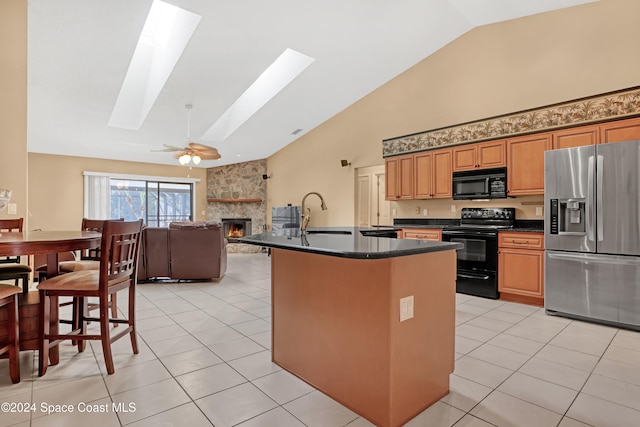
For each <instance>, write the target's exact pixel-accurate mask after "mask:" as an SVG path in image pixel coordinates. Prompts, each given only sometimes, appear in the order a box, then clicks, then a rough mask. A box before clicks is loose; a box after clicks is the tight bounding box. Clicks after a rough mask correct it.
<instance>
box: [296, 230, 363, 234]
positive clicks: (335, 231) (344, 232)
mask: <svg viewBox="0 0 640 427" xmlns="http://www.w3.org/2000/svg"><path fill="white" fill-rule="evenodd" d="M307 234H353V233H351V232H350V231H347V230H307Z"/></svg>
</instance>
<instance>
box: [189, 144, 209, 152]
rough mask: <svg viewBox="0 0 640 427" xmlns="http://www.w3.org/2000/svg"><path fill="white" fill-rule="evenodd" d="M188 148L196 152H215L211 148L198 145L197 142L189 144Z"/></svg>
mask: <svg viewBox="0 0 640 427" xmlns="http://www.w3.org/2000/svg"><path fill="white" fill-rule="evenodd" d="M189 148H191V149H193V150H198V151H207V150H215V148H213V147H209V146H208V145H203V144H198V143H197V142H189Z"/></svg>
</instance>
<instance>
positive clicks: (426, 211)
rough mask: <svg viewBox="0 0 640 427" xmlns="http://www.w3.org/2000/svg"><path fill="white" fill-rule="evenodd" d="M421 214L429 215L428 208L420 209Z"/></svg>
mask: <svg viewBox="0 0 640 427" xmlns="http://www.w3.org/2000/svg"><path fill="white" fill-rule="evenodd" d="M422 215H423V216H427V215H429V209H427V208H424V209H422Z"/></svg>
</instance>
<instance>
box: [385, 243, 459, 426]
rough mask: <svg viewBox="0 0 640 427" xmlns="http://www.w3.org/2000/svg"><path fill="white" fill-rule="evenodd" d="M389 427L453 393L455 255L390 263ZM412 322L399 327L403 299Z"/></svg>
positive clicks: (415, 257) (413, 257)
mask: <svg viewBox="0 0 640 427" xmlns="http://www.w3.org/2000/svg"><path fill="white" fill-rule="evenodd" d="M391 271H392V272H391V281H392V282H391V299H390V304H391V307H390V310H391V423H390V424H391V425H393V426H399V425H402V424H404V423H405V422H407V421H409V420H410V419H411V418H413V417H415V416H416V415H418V414H419V413H421V412H422V411H423V410H425V409H426V408H427V407H429V406H431V405H432V404H433V403H435V402H437V401H438V400H439V399H440V398H442V397H443V396H445V395H446V394H447V393H448V392H449V374H451V373H452V372H453V369H454V364H455V299H456V252H455V251H454V250H450V251H442V252H432V253H426V254H420V255H411V256H404V257H397V258H393V259H392V270H391ZM411 295H413V297H414V307H413V311H414V317H413V318H412V319H408V320H405V321H403V322H400V298H403V297H407V296H411Z"/></svg>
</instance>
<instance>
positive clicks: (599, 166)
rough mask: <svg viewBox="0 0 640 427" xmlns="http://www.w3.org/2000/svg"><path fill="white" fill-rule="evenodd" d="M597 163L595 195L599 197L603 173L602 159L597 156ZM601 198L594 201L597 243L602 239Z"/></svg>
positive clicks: (602, 215) (602, 211)
mask: <svg viewBox="0 0 640 427" xmlns="http://www.w3.org/2000/svg"><path fill="white" fill-rule="evenodd" d="M597 157H598V162H597V164H596V193H597V195H598V196H601V195H602V194H603V193H602V190H603V182H602V181H603V176H602V175H603V171H604V157H603V156H601V155H598V156H597ZM601 198H602V197H599V198H598V199H596V228H597V230H598V242H601V241H602V240H603V239H604V231H603V227H604V218H603V217H604V209H603V208H602V200H601Z"/></svg>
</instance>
